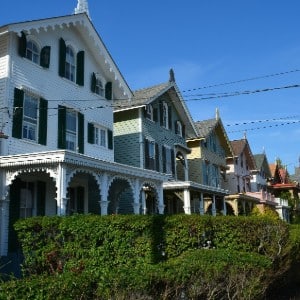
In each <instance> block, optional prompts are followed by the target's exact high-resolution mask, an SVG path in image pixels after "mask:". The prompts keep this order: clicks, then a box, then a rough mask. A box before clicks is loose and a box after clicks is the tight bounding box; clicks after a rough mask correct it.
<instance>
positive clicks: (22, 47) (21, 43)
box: [19, 32, 27, 57]
mask: <svg viewBox="0 0 300 300" xmlns="http://www.w3.org/2000/svg"><path fill="white" fill-rule="evenodd" d="M26 48H27V39H26V35H25V33H24V32H22V35H21V37H19V55H20V56H22V57H25V56H26Z"/></svg>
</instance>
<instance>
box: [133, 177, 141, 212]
mask: <svg viewBox="0 0 300 300" xmlns="http://www.w3.org/2000/svg"><path fill="white" fill-rule="evenodd" d="M133 196H134V200H133V210H134V213H135V214H136V215H139V214H140V182H139V180H138V179H135V181H134V191H133Z"/></svg>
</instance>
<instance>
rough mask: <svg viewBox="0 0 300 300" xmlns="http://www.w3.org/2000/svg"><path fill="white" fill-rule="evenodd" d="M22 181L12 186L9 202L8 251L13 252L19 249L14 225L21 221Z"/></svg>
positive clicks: (15, 181)
mask: <svg viewBox="0 0 300 300" xmlns="http://www.w3.org/2000/svg"><path fill="white" fill-rule="evenodd" d="M21 186H22V181H21V180H20V179H19V178H17V179H15V180H14V181H13V183H12V184H11V185H10V201H9V225H8V251H9V252H12V251H15V250H17V249H18V238H17V233H16V232H15V230H14V227H13V226H14V224H15V223H16V221H17V220H18V219H20V196H21Z"/></svg>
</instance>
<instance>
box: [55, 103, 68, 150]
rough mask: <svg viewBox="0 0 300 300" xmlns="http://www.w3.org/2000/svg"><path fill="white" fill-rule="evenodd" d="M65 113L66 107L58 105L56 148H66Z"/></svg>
mask: <svg viewBox="0 0 300 300" xmlns="http://www.w3.org/2000/svg"><path fill="white" fill-rule="evenodd" d="M66 115H67V109H66V108H65V107H64V106H60V105H59V106H58V134H57V148H59V149H66Z"/></svg>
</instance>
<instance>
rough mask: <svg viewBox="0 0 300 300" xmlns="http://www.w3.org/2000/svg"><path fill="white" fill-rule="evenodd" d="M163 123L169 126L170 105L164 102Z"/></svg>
mask: <svg viewBox="0 0 300 300" xmlns="http://www.w3.org/2000/svg"><path fill="white" fill-rule="evenodd" d="M162 125H163V127H165V128H169V115H168V105H167V103H165V102H164V103H163V111H162Z"/></svg>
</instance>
